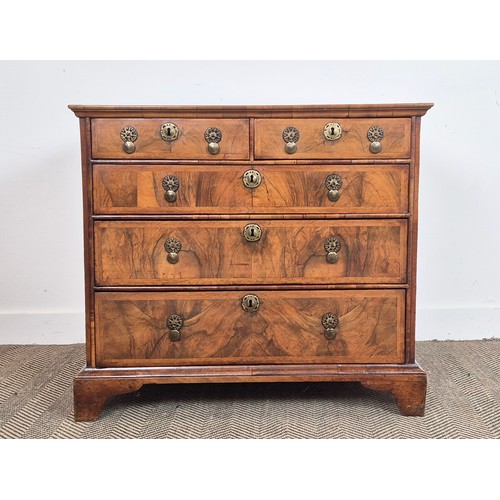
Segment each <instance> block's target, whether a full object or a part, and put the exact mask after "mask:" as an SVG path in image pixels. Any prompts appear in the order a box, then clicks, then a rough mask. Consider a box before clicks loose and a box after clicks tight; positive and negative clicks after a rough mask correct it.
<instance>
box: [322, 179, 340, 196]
mask: <svg viewBox="0 0 500 500" xmlns="http://www.w3.org/2000/svg"><path fill="white" fill-rule="evenodd" d="M325 186H326V189H328V199H329V200H330V201H338V199H339V198H340V188H341V187H342V177H340V175H339V174H330V175H329V176H328V177H327V178H326V180H325Z"/></svg>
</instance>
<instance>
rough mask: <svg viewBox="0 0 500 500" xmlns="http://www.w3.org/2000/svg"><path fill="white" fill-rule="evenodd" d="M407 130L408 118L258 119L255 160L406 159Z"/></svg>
mask: <svg viewBox="0 0 500 500" xmlns="http://www.w3.org/2000/svg"><path fill="white" fill-rule="evenodd" d="M327 125H329V126H328V127H327ZM410 130H411V120H410V119H408V118H373V119H351V118H350V119H334V118H332V119H293V118H292V119H257V120H255V158H260V159H265V158H282V159H310V158H318V159H324V158H335V159H341V158H346V159H359V158H370V159H373V158H409V157H410V143H411V140H410V139H411V134H410ZM325 133H326V135H328V136H329V137H330V138H331V139H327V137H326V135H325ZM373 143H376V145H375V147H374V145H373Z"/></svg>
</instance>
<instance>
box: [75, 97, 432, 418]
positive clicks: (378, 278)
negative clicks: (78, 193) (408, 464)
mask: <svg viewBox="0 0 500 500" xmlns="http://www.w3.org/2000/svg"><path fill="white" fill-rule="evenodd" d="M431 106H432V104H385V105H381V104H377V105H345V106H344V105H325V106H247V107H235V106H225V107H216V106H204V107H175V106H168V107H167V106H149V107H148V106H146V107H142V106H141V107H139V106H70V108H71V109H72V110H73V112H74V113H75V114H76V115H77V116H78V117H79V119H80V130H81V146H82V169H83V199H84V231H85V289H86V346H87V366H86V367H85V368H84V369H83V370H82V372H81V373H80V374H78V375H77V377H76V379H75V382H74V405H75V412H74V416H75V420H76V421H90V420H95V419H96V418H97V417H98V416H99V415H100V413H101V412H102V410H103V408H104V405H105V403H106V400H107V399H108V398H110V397H112V396H116V395H118V394H123V393H127V392H132V391H136V390H138V389H140V388H141V386H142V385H144V384H180V383H219V382H295V381H299V382H336V381H356V382H360V383H362V384H363V385H364V386H365V387H368V388H370V389H374V390H382V391H389V392H391V393H392V394H393V395H394V397H395V400H396V403H397V405H398V407H399V410H400V412H401V413H402V414H403V415H423V414H424V406H425V393H426V383H427V382H426V375H425V372H424V371H423V370H422V369H421V368H420V366H419V365H418V364H417V363H416V361H415V293H416V249H417V214H418V210H417V209H418V207H417V200H418V171H419V133H420V119H421V117H422V116H423V115H424V114H425V113H426V112H427V110H428V109H429V108H430V107H431Z"/></svg>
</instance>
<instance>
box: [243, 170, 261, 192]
mask: <svg viewBox="0 0 500 500" xmlns="http://www.w3.org/2000/svg"><path fill="white" fill-rule="evenodd" d="M261 182H262V175H260V172H259V171H258V170H247V171H246V172H245V173H244V174H243V184H244V185H245V187H247V188H251V189H253V188H256V187H258V186H260V183H261Z"/></svg>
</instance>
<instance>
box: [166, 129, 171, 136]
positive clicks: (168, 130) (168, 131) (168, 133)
mask: <svg viewBox="0 0 500 500" xmlns="http://www.w3.org/2000/svg"><path fill="white" fill-rule="evenodd" d="M167 135H168V136H170V135H171V134H170V127H167Z"/></svg>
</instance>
